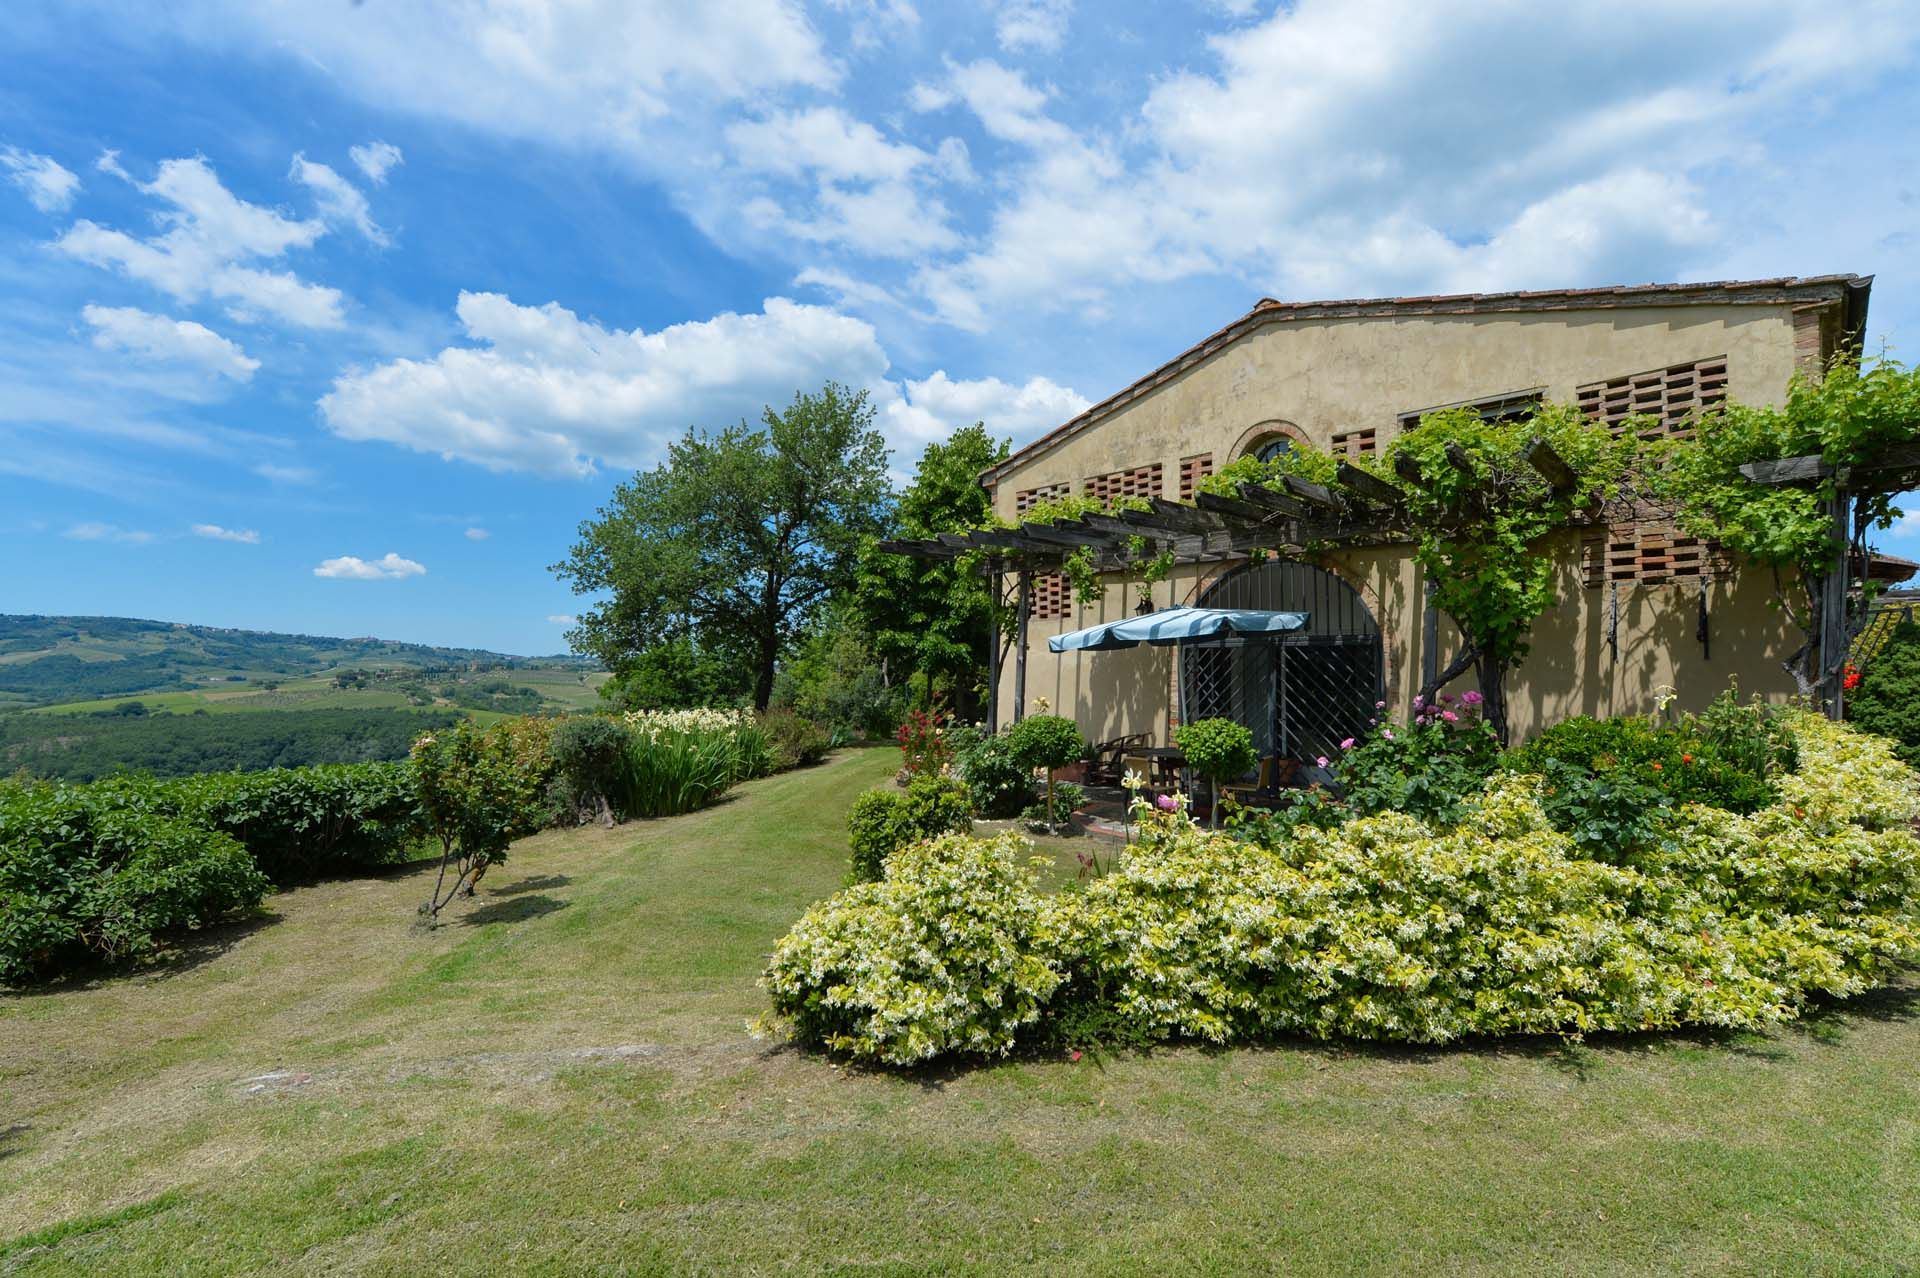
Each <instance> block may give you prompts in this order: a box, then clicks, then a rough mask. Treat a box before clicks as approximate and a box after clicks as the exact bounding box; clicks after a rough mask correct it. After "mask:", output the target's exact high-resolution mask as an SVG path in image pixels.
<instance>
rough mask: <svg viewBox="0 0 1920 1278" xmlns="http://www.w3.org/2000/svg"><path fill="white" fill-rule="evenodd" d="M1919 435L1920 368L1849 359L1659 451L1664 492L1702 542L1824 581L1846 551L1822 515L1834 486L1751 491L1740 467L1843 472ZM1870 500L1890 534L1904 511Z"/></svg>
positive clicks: (1869, 518)
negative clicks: (1830, 467) (1793, 465)
mask: <svg viewBox="0 0 1920 1278" xmlns="http://www.w3.org/2000/svg"><path fill="white" fill-rule="evenodd" d="M1916 432H1920V370H1915V369H1911V368H1908V367H1906V366H1904V365H1902V364H1899V363H1897V362H1895V361H1893V360H1890V359H1877V360H1868V361H1865V362H1856V361H1855V360H1854V359H1853V358H1852V357H1851V356H1850V355H1849V356H1846V357H1843V358H1841V359H1838V360H1836V361H1835V362H1834V363H1833V364H1832V365H1831V366H1830V367H1829V368H1827V369H1826V371H1825V373H1824V375H1823V376H1821V377H1819V378H1809V377H1806V376H1804V375H1801V374H1795V375H1794V378H1793V380H1792V382H1791V383H1789V385H1788V387H1787V398H1786V402H1785V403H1784V404H1782V405H1779V406H1772V405H1769V406H1764V407H1754V406H1750V405H1746V404H1730V405H1728V406H1727V407H1725V408H1723V409H1721V410H1720V411H1719V412H1717V413H1714V414H1713V415H1711V416H1710V417H1709V418H1708V419H1707V420H1705V421H1703V422H1702V423H1701V424H1700V426H1699V427H1698V428H1697V429H1696V430H1695V431H1694V433H1693V438H1691V439H1689V440H1685V441H1671V442H1668V441H1662V442H1661V443H1660V444H1658V445H1655V446H1654V447H1655V449H1656V452H1657V454H1658V460H1659V465H1658V467H1657V468H1656V469H1655V471H1654V480H1655V488H1656V491H1657V492H1658V493H1659V494H1660V495H1661V496H1663V497H1666V498H1668V499H1670V500H1672V501H1674V502H1676V503H1677V504H1678V505H1679V507H1680V515H1679V519H1680V524H1681V526H1682V528H1684V529H1685V530H1686V531H1687V532H1689V533H1691V534H1693V535H1694V536H1698V537H1705V538H1711V539H1713V540H1715V541H1718V542H1719V543H1721V544H1722V545H1723V546H1726V547H1727V548H1728V549H1730V550H1733V551H1735V552H1737V553H1738V554H1740V555H1741V556H1742V557H1743V558H1745V559H1748V560H1751V561H1753V562H1754V563H1756V564H1759V565H1761V566H1763V567H1771V568H1778V569H1790V570H1794V571H1796V572H1798V573H1799V574H1802V575H1803V576H1805V577H1812V576H1818V575H1819V574H1820V573H1822V572H1824V571H1825V570H1826V568H1827V566H1828V565H1829V564H1830V563H1832V562H1833V557H1834V554H1835V553H1836V551H1837V550H1838V547H1836V546H1835V545H1834V544H1833V537H1832V532H1831V521H1830V520H1829V519H1828V517H1827V516H1826V515H1825V514H1824V513H1823V512H1822V510H1821V503H1822V501H1823V499H1824V498H1825V497H1826V496H1827V495H1829V494H1830V493H1831V491H1832V485H1831V483H1830V482H1828V483H1825V484H1822V485H1819V486H1815V487H1799V486H1794V485H1764V486H1763V485H1759V484H1753V483H1749V482H1748V481H1747V480H1746V479H1745V478H1744V477H1743V476H1742V475H1741V474H1740V467H1741V466H1742V465H1744V464H1746V463H1748V462H1755V461H1775V460H1778V459H1780V458H1785V457H1803V456H1807V455H1810V454H1816V453H1817V454H1819V455H1820V456H1821V457H1823V458H1825V459H1826V460H1827V461H1828V462H1830V463H1832V464H1834V465H1836V466H1847V465H1856V464H1859V463H1862V462H1867V461H1871V460H1873V459H1874V458H1875V457H1876V456H1878V455H1879V454H1880V453H1881V452H1883V451H1885V450H1886V449H1888V448H1891V447H1894V446H1897V445H1902V444H1911V443H1913V442H1914V440H1915V437H1916ZM1862 500H1863V501H1864V502H1865V503H1866V506H1865V510H1864V519H1865V523H1866V526H1869V527H1886V526H1887V525H1888V524H1889V523H1891V521H1892V518H1893V515H1894V514H1895V513H1897V512H1895V511H1894V510H1893V507H1892V502H1893V501H1894V497H1893V496H1892V495H1874V496H1863V497H1862ZM1807 616H1810V614H1802V616H1801V618H1800V620H1801V621H1802V622H1803V624H1804V623H1805V621H1806V618H1807Z"/></svg>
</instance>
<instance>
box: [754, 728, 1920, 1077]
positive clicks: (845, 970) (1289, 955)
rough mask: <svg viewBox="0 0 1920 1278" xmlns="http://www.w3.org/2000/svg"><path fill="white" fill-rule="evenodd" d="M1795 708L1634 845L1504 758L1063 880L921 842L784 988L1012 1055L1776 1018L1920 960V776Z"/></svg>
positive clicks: (787, 966) (799, 932)
mask: <svg viewBox="0 0 1920 1278" xmlns="http://www.w3.org/2000/svg"><path fill="white" fill-rule="evenodd" d="M1790 723H1791V730H1792V731H1793V732H1794V734H1795V737H1796V739H1797V742H1798V746H1799V755H1800V769H1799V771H1798V772H1797V773H1796V774H1793V775H1790V776H1787V777H1785V778H1783V779H1782V782H1781V786H1780V792H1781V798H1780V800H1779V802H1777V803H1775V804H1773V805H1772V806H1769V807H1765V808H1762V809H1761V810H1759V811H1756V812H1754V813H1752V814H1751V815H1746V816H1742V815H1739V814H1736V813H1732V812H1728V811H1724V810H1722V809H1718V808H1711V807H1706V806H1702V805H1699V804H1692V803H1688V804H1682V805H1679V806H1678V807H1675V808H1673V809H1671V810H1670V811H1665V812H1663V814H1662V816H1661V818H1660V820H1659V822H1658V823H1657V837H1654V838H1652V839H1651V840H1649V841H1648V842H1647V843H1646V844H1645V845H1644V846H1640V847H1636V848H1635V849H1633V850H1632V851H1631V852H1629V853H1628V854H1626V855H1625V856H1624V857H1623V858H1622V859H1621V863H1619V864H1613V863H1610V862H1609V861H1603V860H1600V859H1596V857H1595V856H1594V855H1592V854H1591V853H1590V852H1588V851H1586V850H1583V848H1582V846H1581V845H1580V844H1578V843H1576V842H1575V841H1574V839H1573V838H1572V837H1570V836H1569V835H1567V834H1563V833H1561V832H1560V831H1558V830H1556V829H1555V828H1554V827H1553V825H1552V824H1551V823H1550V822H1549V820H1548V819H1547V815H1546V813H1545V811H1544V810H1543V809H1542V806H1541V797H1542V794H1543V783H1542V782H1541V780H1540V779H1539V778H1538V777H1534V776H1527V775H1520V774H1515V773H1510V772H1502V773H1496V774H1495V775H1494V776H1493V778H1491V779H1490V780H1489V781H1488V783H1487V785H1486V787H1485V789H1484V790H1483V791H1482V792H1481V793H1480V794H1479V795H1477V796H1475V797H1473V798H1470V799H1468V800H1467V801H1466V803H1465V805H1464V811H1463V813H1462V819H1461V820H1460V821H1459V822H1458V823H1457V824H1451V823H1449V824H1447V825H1443V826H1434V825H1429V824H1426V823H1424V822H1422V821H1420V820H1417V819H1415V818H1413V817H1409V816H1406V815H1403V814H1400V813H1392V812H1387V813H1380V814H1377V815H1373V816H1367V817H1361V818H1357V819H1355V820H1351V821H1348V822H1346V823H1345V824H1343V825H1339V826H1337V827H1335V828H1332V829H1322V828H1318V827H1316V826H1314V825H1312V824H1310V823H1302V824H1299V825H1297V826H1296V827H1294V828H1293V829H1292V830H1291V831H1290V832H1288V833H1286V834H1285V835H1284V837H1280V838H1277V839H1274V840H1272V841H1271V843H1270V845H1269V846H1264V847H1263V846H1260V845H1257V844H1253V843H1249V842H1244V841H1241V840H1239V839H1236V838H1234V837H1232V836H1230V835H1226V834H1220V833H1213V832H1208V831H1204V830H1201V829H1199V828H1197V827H1195V826H1194V825H1193V823H1192V822H1191V821H1190V820H1189V819H1188V818H1187V816H1186V815H1185V814H1184V813H1183V812H1181V811H1179V810H1178V809H1177V808H1176V810H1174V811H1172V812H1153V811H1151V810H1150V809H1145V808H1142V809H1140V812H1141V827H1140V829H1141V838H1140V841H1139V842H1138V843H1136V844H1135V845H1134V846H1133V847H1131V848H1129V849H1128V850H1127V852H1126V853H1125V854H1124V855H1123V856H1121V857H1120V859H1119V861H1118V864H1117V865H1116V867H1115V868H1114V869H1113V870H1112V871H1111V872H1109V873H1108V874H1106V875H1104V876H1103V877H1100V878H1097V879H1095V880H1094V881H1092V882H1091V883H1090V884H1088V885H1086V886H1085V887H1084V888H1083V889H1079V890H1075V891H1070V892H1067V893H1064V894H1062V895H1060V896H1057V897H1052V898H1036V897H1035V894H1034V891H1033V888H1032V881H1031V879H1030V878H1028V877H1027V876H1026V875H1025V874H1024V872H1022V871H1021V870H1020V869H1019V868H1018V866H1017V865H1016V862H1015V858H1016V855H1017V845H1016V844H1012V843H1003V844H997V845H985V844H977V843H972V842H970V841H968V840H964V839H952V840H943V841H942V843H941V844H935V845H923V846H922V847H920V848H915V849H912V850H911V851H910V853H903V854H897V855H898V856H899V858H900V860H899V863H898V864H895V865H890V866H889V870H888V878H887V881H886V882H885V883H882V884H874V885H867V887H866V888H864V889H855V890H853V891H852V892H848V893H843V894H842V895H841V896H840V897H837V898H835V899H834V900H833V901H830V902H827V903H825V904H824V905H822V906H820V907H818V908H816V910H815V911H813V912H812V913H810V914H809V915H808V916H807V918H805V919H803V920H802V921H801V924H800V926H799V927H797V928H796V929H795V930H794V933H793V934H792V935H790V936H789V937H788V938H787V939H786V940H785V941H783V942H782V943H781V948H780V951H779V953H777V954H776V956H775V963H774V968H773V970H772V971H770V973H769V986H770V988H773V989H774V991H775V1004H776V1007H777V1008H778V1009H779V1010H780V1011H782V1012H783V1013H785V1014H786V1015H787V1016H788V1017H789V1018H791V1019H792V1021H793V1022H794V1023H795V1024H796V1025H798V1026H800V1028H801V1030H802V1033H801V1037H803V1038H804V1039H806V1040H808V1041H813V1042H820V1043H825V1044H827V1045H828V1046H831V1047H835V1048H838V1049H841V1050H846V1051H851V1052H855V1053H857V1054H861V1055H867V1056H871V1057H873V1058H875V1059H880V1060H886V1061H890V1062H894V1063H906V1062H911V1061H918V1060H924V1059H927V1058H928V1057H930V1056H933V1055H937V1054H940V1053H943V1052H949V1051H965V1052H991V1051H1004V1050H1005V1049H1006V1047H1007V1046H1008V1045H1009V1044H1010V1043H1011V1042H1012V1041H1013V1038H1014V1036H1015V1035H1016V1034H1017V1033H1019V1032H1021V1031H1022V1030H1023V1029H1024V1028H1025V1027H1027V1026H1030V1025H1033V1024H1035V1022H1036V1021H1037V1020H1038V1019H1039V1018H1040V1017H1041V1015H1042V1013H1043V1012H1044V1013H1045V1015H1046V1016H1047V1017H1050V1018H1052V1020H1053V1024H1055V1025H1056V1026H1058V1025H1061V1024H1075V1025H1097V1026H1105V1027H1109V1029H1111V1027H1115V1026H1120V1027H1124V1029H1125V1036H1126V1038H1127V1039H1128V1041H1135V1042H1140V1041H1155V1040H1175V1039H1192V1040H1200V1041H1205V1042H1211V1043H1230V1042H1236V1041H1245V1040H1248V1039H1255V1038H1263V1037H1267V1036H1271V1035H1276V1034H1305V1035H1309V1036H1312V1037H1316V1038H1355V1039H1375V1040H1390V1041H1400V1042H1419V1043H1443V1042H1449V1041H1453V1040H1457V1039H1460V1038H1463V1037H1468V1036H1478V1035H1502V1034H1540V1033H1551V1034H1581V1033H1586V1032H1591V1031H1620V1032H1626V1031H1639V1030H1659V1029H1669V1028H1676V1027H1680V1026H1688V1025H1697V1026H1712V1027H1720V1028H1754V1027H1760V1026H1764V1025H1768V1024H1772V1023H1775V1022H1778V1021H1781V1020H1785V1019H1788V1018H1791V1017H1793V1016H1795V1015H1797V1014H1798V1013H1799V1012H1800V1010H1801V1009H1802V1008H1803V1007H1804V1006H1805V1005H1806V1003H1807V1001H1808V1000H1809V999H1811V998H1813V997H1815V996H1817V995H1830V996H1846V995H1850V994H1855V993H1858V992H1860V991H1862V990H1864V989H1867V988H1869V987H1870V986H1872V985H1873V984H1875V983H1876V982H1878V981H1881V980H1884V979H1886V977H1887V976H1888V975H1889V973H1890V972H1891V971H1892V970H1893V968H1895V967H1896V966H1897V965H1900V964H1903V963H1909V962H1912V961H1914V960H1915V959H1916V958H1920V839H1916V838H1915V836H1914V834H1913V831H1912V826H1911V822H1912V821H1913V820H1914V819H1915V818H1916V816H1920V779H1917V778H1916V777H1915V775H1914V774H1913V773H1912V772H1910V771H1908V770H1907V769H1906V768H1905V767H1904V766H1903V765H1901V764H1900V763H1899V762H1898V761H1897V760H1896V759H1895V758H1894V757H1893V755H1892V752H1891V746H1890V744H1889V743H1886V742H1882V741H1879V740H1876V739H1873V738H1869V737H1865V736H1862V735H1861V734H1858V733H1855V732H1853V731H1851V730H1849V729H1847V728H1845V727H1842V726H1838V725H1834V724H1830V723H1828V722H1827V721H1825V720H1823V719H1819V718H1816V717H1813V716H1809V715H1797V716H1793V717H1792V718H1791V720H1790Z"/></svg>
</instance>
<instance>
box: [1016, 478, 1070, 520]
mask: <svg viewBox="0 0 1920 1278" xmlns="http://www.w3.org/2000/svg"><path fill="white" fill-rule="evenodd" d="M1072 494H1073V485H1072V484H1069V483H1065V482H1062V483H1058V484H1042V485H1040V486H1039V487H1038V488H1024V489H1022V490H1020V491H1019V492H1017V493H1015V494H1014V495H1013V513H1014V514H1016V515H1024V514H1026V513H1027V512H1028V511H1029V510H1032V509H1033V508H1034V507H1035V506H1037V505H1039V504H1040V503H1041V502H1043V501H1053V500H1054V499H1055V498H1059V497H1069V496H1072Z"/></svg>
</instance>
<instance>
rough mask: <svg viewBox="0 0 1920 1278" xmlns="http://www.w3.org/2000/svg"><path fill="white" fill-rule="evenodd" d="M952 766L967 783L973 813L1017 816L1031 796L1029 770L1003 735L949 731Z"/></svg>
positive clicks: (1030, 769) (1031, 777) (1004, 734)
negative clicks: (952, 752) (952, 755)
mask: <svg viewBox="0 0 1920 1278" xmlns="http://www.w3.org/2000/svg"><path fill="white" fill-rule="evenodd" d="M948 735H949V736H950V737H952V738H954V740H953V750H954V758H953V766H954V768H955V770H956V771H958V772H959V774H960V776H961V778H962V779H963V780H964V781H966V783H967V791H968V793H969V794H971V795H972V797H973V807H974V811H976V812H978V813H979V814H980V815H981V816H983V817H986V818H989V819H998V818H1004V817H1011V816H1018V815H1020V813H1021V812H1023V811H1025V810H1026V807H1027V804H1028V802H1029V801H1030V800H1031V799H1032V797H1033V769H1032V768H1030V767H1028V766H1027V765H1026V764H1025V763H1024V762H1023V761H1022V760H1021V758H1020V755H1019V753H1018V752H1017V751H1015V749H1014V747H1013V742H1012V740H1011V739H1010V738H1009V737H1008V735H1007V734H1006V733H1004V732H1002V733H998V734H996V735H994V736H988V735H986V734H985V733H981V732H977V731H974V730H972V729H962V728H956V729H953V730H952V731H951V732H950V733H949V734H948Z"/></svg>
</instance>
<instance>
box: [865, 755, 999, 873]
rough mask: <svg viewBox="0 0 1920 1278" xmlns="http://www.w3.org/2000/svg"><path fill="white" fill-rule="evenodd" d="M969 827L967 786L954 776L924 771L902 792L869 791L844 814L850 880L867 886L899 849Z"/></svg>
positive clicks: (971, 827) (970, 815)
mask: <svg viewBox="0 0 1920 1278" xmlns="http://www.w3.org/2000/svg"><path fill="white" fill-rule="evenodd" d="M971 829H973V808H972V804H971V802H970V799H969V795H968V792H967V786H966V783H965V782H963V781H961V780H959V779H958V778H957V777H949V776H942V775H939V774H936V773H924V774H922V775H920V776H917V777H915V778H914V779H913V781H912V783H911V784H909V785H908V786H907V790H906V793H905V794H902V793H900V792H899V791H898V790H868V791H867V792H866V793H865V794H862V795H861V796H860V797H859V798H857V799H855V800H854V801H853V808H852V809H851V810H850V811H849V812H848V813H847V849H848V852H849V854H850V858H849V859H850V860H851V862H852V867H851V869H850V871H849V874H848V878H849V880H850V881H851V882H854V883H870V882H872V881H874V880H875V879H878V878H880V877H881V876H882V875H883V874H884V873H885V872H886V868H887V862H888V860H889V858H891V857H892V856H893V854H894V853H895V852H897V851H898V850H899V849H901V848H903V847H906V846H907V845H908V844H910V843H918V842H920V841H921V840H922V839H931V838H935V837H938V836H939V835H942V834H950V833H955V832H958V833H963V834H964V833H966V832H967V831H969V830H971Z"/></svg>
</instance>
